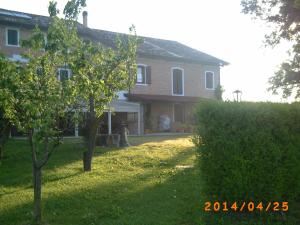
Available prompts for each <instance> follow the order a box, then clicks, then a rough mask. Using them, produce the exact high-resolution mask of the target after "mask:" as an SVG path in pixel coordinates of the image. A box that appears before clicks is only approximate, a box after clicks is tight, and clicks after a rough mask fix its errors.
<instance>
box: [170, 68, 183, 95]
mask: <svg viewBox="0 0 300 225" xmlns="http://www.w3.org/2000/svg"><path fill="white" fill-rule="evenodd" d="M175 69H177V70H181V71H182V78H181V79H182V94H175V93H174V87H173V70H175ZM171 82H172V84H171V85H172V95H173V96H184V69H183V68H181V67H172V68H171Z"/></svg>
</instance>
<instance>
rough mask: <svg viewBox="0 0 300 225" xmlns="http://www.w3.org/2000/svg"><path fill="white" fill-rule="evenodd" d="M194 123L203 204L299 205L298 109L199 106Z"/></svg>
mask: <svg viewBox="0 0 300 225" xmlns="http://www.w3.org/2000/svg"><path fill="white" fill-rule="evenodd" d="M197 122H198V123H197V134H196V137H195V142H196V145H197V148H198V153H199V154H198V162H199V168H200V171H201V176H202V177H201V181H202V185H203V192H204V194H205V196H207V197H208V198H209V199H207V201H220V202H221V201H228V202H235V201H237V202H243V201H253V202H255V203H259V202H269V201H270V202H274V201H279V202H281V201H288V202H289V203H293V202H294V203H296V202H297V201H298V202H299V200H300V199H299V197H300V105H299V104H298V103H294V104H276V103H244V102H243V103H237V102H220V101H207V102H201V103H200V104H199V105H198V108H197ZM296 205H297V204H296Z"/></svg>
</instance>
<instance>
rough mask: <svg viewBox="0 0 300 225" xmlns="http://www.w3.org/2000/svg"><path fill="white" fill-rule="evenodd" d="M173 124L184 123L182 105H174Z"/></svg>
mask: <svg viewBox="0 0 300 225" xmlns="http://www.w3.org/2000/svg"><path fill="white" fill-rule="evenodd" d="M173 109H174V112H173V113H174V114H173V115H174V122H181V123H184V105H182V104H174V105H173Z"/></svg>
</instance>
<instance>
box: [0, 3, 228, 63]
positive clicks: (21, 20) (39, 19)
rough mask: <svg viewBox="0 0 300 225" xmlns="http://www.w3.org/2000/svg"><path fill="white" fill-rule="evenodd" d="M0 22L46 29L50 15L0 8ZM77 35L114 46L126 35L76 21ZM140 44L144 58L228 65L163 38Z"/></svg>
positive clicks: (148, 39) (140, 52) (150, 39)
mask: <svg viewBox="0 0 300 225" xmlns="http://www.w3.org/2000/svg"><path fill="white" fill-rule="evenodd" d="M0 24H4V25H18V26H20V25H21V26H22V27H25V28H33V27H35V26H36V25H38V26H39V27H40V28H41V29H47V27H48V26H49V24H50V17H47V16H41V15H35V14H30V13H23V12H17V11H12V10H6V9H1V8H0ZM77 27H78V33H79V35H81V36H83V37H85V38H90V39H91V40H93V41H97V42H100V43H102V44H103V45H106V46H109V47H114V46H115V45H114V40H115V39H116V37H117V36H118V35H122V36H124V35H126V34H121V33H117V32H112V31H105V30H99V29H91V28H86V27H84V26H83V25H82V24H80V23H78V24H77ZM140 38H141V39H142V42H141V44H140V45H139V47H138V52H137V53H138V55H139V56H140V57H146V58H160V59H166V60H174V61H182V62H194V63H204V64H212V65H220V66H223V65H228V64H229V63H228V62H225V61H224V60H221V59H218V58H216V57H214V56H211V55H209V54H206V53H204V52H201V51H198V50H196V49H193V48H191V47H188V46H186V45H184V44H181V43H179V42H177V41H171V40H163V39H157V38H150V37H140Z"/></svg>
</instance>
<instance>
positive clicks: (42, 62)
mask: <svg viewBox="0 0 300 225" xmlns="http://www.w3.org/2000/svg"><path fill="white" fill-rule="evenodd" d="M84 5H85V1H82V0H71V1H69V2H68V3H67V5H66V8H65V10H64V11H65V15H66V18H65V19H64V20H63V19H59V18H58V17H57V16H56V15H57V12H58V11H57V10H56V3H55V2H50V5H49V14H50V16H51V24H50V27H49V29H48V32H47V40H48V43H47V45H45V41H44V34H43V33H42V32H41V31H40V30H39V29H38V28H36V29H35V31H34V32H33V34H32V36H31V38H30V39H29V40H27V41H23V43H22V44H23V46H25V47H27V50H28V51H27V53H26V54H25V57H26V58H27V59H28V63H26V64H20V63H15V62H11V61H9V60H8V59H6V58H4V57H1V58H0V68H1V69H0V96H1V97H0V108H2V109H3V113H4V117H5V118H6V119H8V120H9V121H10V122H11V123H12V124H14V125H15V126H16V127H17V128H18V129H19V130H20V131H23V132H24V133H25V134H27V136H28V140H29V143H30V149H31V156H32V169H33V187H34V221H35V223H37V224H40V223H41V177H42V168H43V167H44V166H45V165H46V163H47V162H48V160H49V158H50V156H51V154H52V153H53V151H54V150H55V149H56V148H57V146H58V145H59V144H60V141H61V131H60V130H59V128H58V123H57V121H58V119H59V118H61V117H64V116H65V115H67V114H68V112H69V111H71V110H72V103H73V102H74V101H73V99H74V95H73V92H72V89H71V88H70V87H71V86H70V85H69V82H68V81H67V82H65V83H61V82H60V81H59V80H58V79H57V69H58V67H60V66H62V64H63V65H66V64H67V63H68V60H67V59H68V57H67V54H69V51H70V50H72V46H74V43H76V42H77V41H78V39H77V33H76V29H74V27H75V23H74V21H73V18H76V15H77V14H78V13H79V12H80V8H81V7H82V6H84ZM41 49H45V51H43V50H41Z"/></svg>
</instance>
